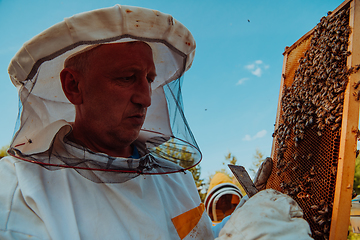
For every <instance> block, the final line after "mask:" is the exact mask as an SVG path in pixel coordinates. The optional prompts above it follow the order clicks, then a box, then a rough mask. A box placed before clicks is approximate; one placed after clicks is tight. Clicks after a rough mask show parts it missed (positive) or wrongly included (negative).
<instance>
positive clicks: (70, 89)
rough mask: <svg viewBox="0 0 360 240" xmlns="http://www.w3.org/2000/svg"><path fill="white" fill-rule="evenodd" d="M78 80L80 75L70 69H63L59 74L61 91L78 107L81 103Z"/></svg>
mask: <svg viewBox="0 0 360 240" xmlns="http://www.w3.org/2000/svg"><path fill="white" fill-rule="evenodd" d="M80 78H81V75H80V73H79V72H77V71H75V70H73V69H71V68H64V69H63V70H62V71H61V72H60V79H61V86H62V89H63V91H64V93H65V96H66V97H67V99H68V100H69V101H70V102H71V103H72V104H74V105H80V104H82V102H83V99H82V92H81V89H80V87H79V81H80Z"/></svg>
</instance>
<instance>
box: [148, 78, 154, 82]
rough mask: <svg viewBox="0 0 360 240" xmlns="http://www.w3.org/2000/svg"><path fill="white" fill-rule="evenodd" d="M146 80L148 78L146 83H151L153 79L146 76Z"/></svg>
mask: <svg viewBox="0 0 360 240" xmlns="http://www.w3.org/2000/svg"><path fill="white" fill-rule="evenodd" d="M147 80H148V83H153V82H154V80H155V79H154V78H150V77H148V78H147Z"/></svg>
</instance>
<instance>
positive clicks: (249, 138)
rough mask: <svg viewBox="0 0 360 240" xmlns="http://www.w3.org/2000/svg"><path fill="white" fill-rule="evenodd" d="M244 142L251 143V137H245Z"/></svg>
mask: <svg viewBox="0 0 360 240" xmlns="http://www.w3.org/2000/svg"><path fill="white" fill-rule="evenodd" d="M243 140H244V141H251V136H250V135H245V137H244V138H243Z"/></svg>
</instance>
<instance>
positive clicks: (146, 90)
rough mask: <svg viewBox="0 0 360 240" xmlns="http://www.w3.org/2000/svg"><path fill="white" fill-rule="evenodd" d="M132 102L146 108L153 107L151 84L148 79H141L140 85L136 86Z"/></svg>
mask: <svg viewBox="0 0 360 240" xmlns="http://www.w3.org/2000/svg"><path fill="white" fill-rule="evenodd" d="M131 101H132V102H133V103H135V104H139V105H141V106H142V107H145V108H147V107H149V106H150V105H151V83H149V81H148V79H147V78H146V77H143V78H141V79H139V81H138V84H136V87H135V89H134V93H133V95H132V98H131Z"/></svg>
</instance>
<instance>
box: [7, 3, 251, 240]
mask: <svg viewBox="0 0 360 240" xmlns="http://www.w3.org/2000/svg"><path fill="white" fill-rule="evenodd" d="M194 53H195V41H194V39H193V37H192V35H191V33H190V32H189V31H188V30H187V29H186V28H185V27H184V26H183V25H182V24H181V23H179V22H178V21H176V20H175V19H173V18H172V17H171V16H170V15H166V14H163V13H160V12H158V11H154V10H149V9H143V8H138V7H128V6H120V5H116V6H114V7H111V8H105V9H100V10H95V11H91V12H87V13H82V14H78V15H75V16H73V17H70V18H67V19H65V20H64V21H63V22H60V23H58V24H56V25H54V26H52V27H51V28H49V29H47V30H45V31H44V32H42V33H41V34H39V35H37V36H35V37H34V38H33V39H31V40H30V41H28V42H27V43H25V44H24V46H23V47H22V48H21V49H20V50H19V52H18V53H17V54H16V55H15V57H14V58H13V59H12V61H11V63H10V66H9V74H10V78H11V80H12V82H13V83H14V85H15V86H16V87H17V88H18V90H19V97H20V100H21V106H20V115H19V119H18V123H17V126H18V129H17V131H16V134H15V135H14V138H13V140H12V143H11V146H10V150H9V153H10V155H11V156H8V157H4V158H2V159H1V161H0V239H4V240H6V239H54V240H56V239H58V240H64V239H70V240H73V239H74V240H77V239H79V240H80V239H87V240H88V239H214V237H217V235H218V232H219V230H220V228H219V227H218V229H217V230H216V231H215V234H214V233H213V229H212V224H211V221H210V219H209V217H208V215H207V214H206V212H205V211H204V209H205V208H204V205H203V204H202V203H201V201H200V198H199V196H198V192H197V189H196V187H195V184H194V181H193V178H192V175H191V174H190V173H189V172H187V171H186V169H187V168H190V167H192V166H194V165H196V164H197V163H198V162H199V161H200V160H201V153H200V151H199V148H198V146H197V144H196V142H195V139H194V137H193V135H192V133H191V131H190V128H189V126H188V125H187V122H186V120H185V118H184V114H183V111H182V99H181V94H180V93H181V91H180V87H181V81H182V76H183V74H184V72H185V71H186V70H188V69H189V68H190V66H191V64H192V61H193V57H194ZM169 149H170V150H171V151H170V153H169ZM184 153H186V155H187V156H191V158H190V159H191V160H190V162H189V160H187V161H186V162H185V160H184V158H181V157H179V156H181V154H184ZM187 159H189V158H187ZM182 166H187V167H186V168H185V167H182ZM249 202H251V199H250V200H249ZM246 204H247V203H245V205H246ZM230 221H231V219H230V220H229V222H230ZM220 225H221V224H219V225H217V226H220Z"/></svg>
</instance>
